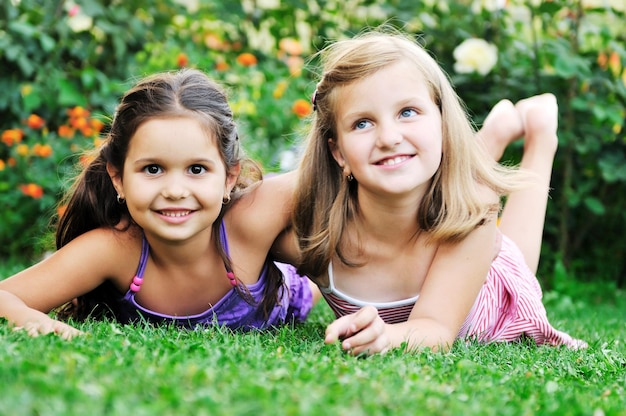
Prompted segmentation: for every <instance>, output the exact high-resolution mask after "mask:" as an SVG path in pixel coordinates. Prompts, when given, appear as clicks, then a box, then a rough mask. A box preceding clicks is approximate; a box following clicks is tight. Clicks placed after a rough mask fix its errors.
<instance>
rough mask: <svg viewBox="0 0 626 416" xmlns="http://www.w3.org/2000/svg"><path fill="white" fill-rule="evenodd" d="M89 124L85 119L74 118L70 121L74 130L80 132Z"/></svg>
mask: <svg viewBox="0 0 626 416" xmlns="http://www.w3.org/2000/svg"><path fill="white" fill-rule="evenodd" d="M87 124H88V122H87V119H86V118H85V117H72V118H71V119H70V126H72V127H73V128H75V129H77V130H80V129H82V128H84V127H86V126H87Z"/></svg>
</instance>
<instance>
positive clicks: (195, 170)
mask: <svg viewBox="0 0 626 416" xmlns="http://www.w3.org/2000/svg"><path fill="white" fill-rule="evenodd" d="M206 171H207V170H206V168H205V167H204V166H202V165H193V166H191V167H189V173H191V174H192V175H202V174H203V173H205V172H206Z"/></svg>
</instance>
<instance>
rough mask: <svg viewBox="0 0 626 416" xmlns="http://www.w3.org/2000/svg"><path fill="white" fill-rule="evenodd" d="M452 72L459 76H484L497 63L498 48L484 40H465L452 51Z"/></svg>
mask: <svg viewBox="0 0 626 416" xmlns="http://www.w3.org/2000/svg"><path fill="white" fill-rule="evenodd" d="M453 56H454V59H455V60H456V62H455V63H454V70H455V71H456V72H457V73H459V74H469V73H472V72H478V73H479V74H481V75H486V74H488V73H489V71H491V70H492V69H493V67H494V66H495V65H496V63H497V62H498V48H496V47H495V45H493V44H491V43H489V42H487V41H486V40H484V39H476V38H471V39H466V40H464V41H463V42H462V43H461V44H460V45H459V46H457V47H456V48H455V49H454V52H453Z"/></svg>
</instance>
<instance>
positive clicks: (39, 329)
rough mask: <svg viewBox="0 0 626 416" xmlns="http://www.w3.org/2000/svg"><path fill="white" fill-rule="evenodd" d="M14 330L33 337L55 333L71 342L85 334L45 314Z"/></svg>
mask: <svg viewBox="0 0 626 416" xmlns="http://www.w3.org/2000/svg"><path fill="white" fill-rule="evenodd" d="M13 330H14V331H26V333H27V334H28V335H29V336H31V337H38V336H39V335H45V334H49V333H54V334H57V335H59V336H60V337H61V338H63V339H66V340H70V339H72V338H73V337H75V336H78V335H83V334H84V332H82V331H79V330H78V329H76V328H74V327H72V326H69V325H67V324H65V323H63V322H60V321H57V320H54V319H52V318H50V317H49V316H48V315H46V314H43V313H42V314H41V315H39V316H37V317H33V318H31V319H29V320H28V321H27V322H25V323H24V324H23V325H22V326H16V327H15V328H13Z"/></svg>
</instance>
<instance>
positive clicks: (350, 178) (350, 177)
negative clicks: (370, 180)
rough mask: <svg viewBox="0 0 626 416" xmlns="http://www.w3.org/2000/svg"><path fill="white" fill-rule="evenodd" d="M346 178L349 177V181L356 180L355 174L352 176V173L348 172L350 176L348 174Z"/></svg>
mask: <svg viewBox="0 0 626 416" xmlns="http://www.w3.org/2000/svg"><path fill="white" fill-rule="evenodd" d="M346 178H348V182H352V181H353V180H354V176H352V174H351V173H348V176H346Z"/></svg>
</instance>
